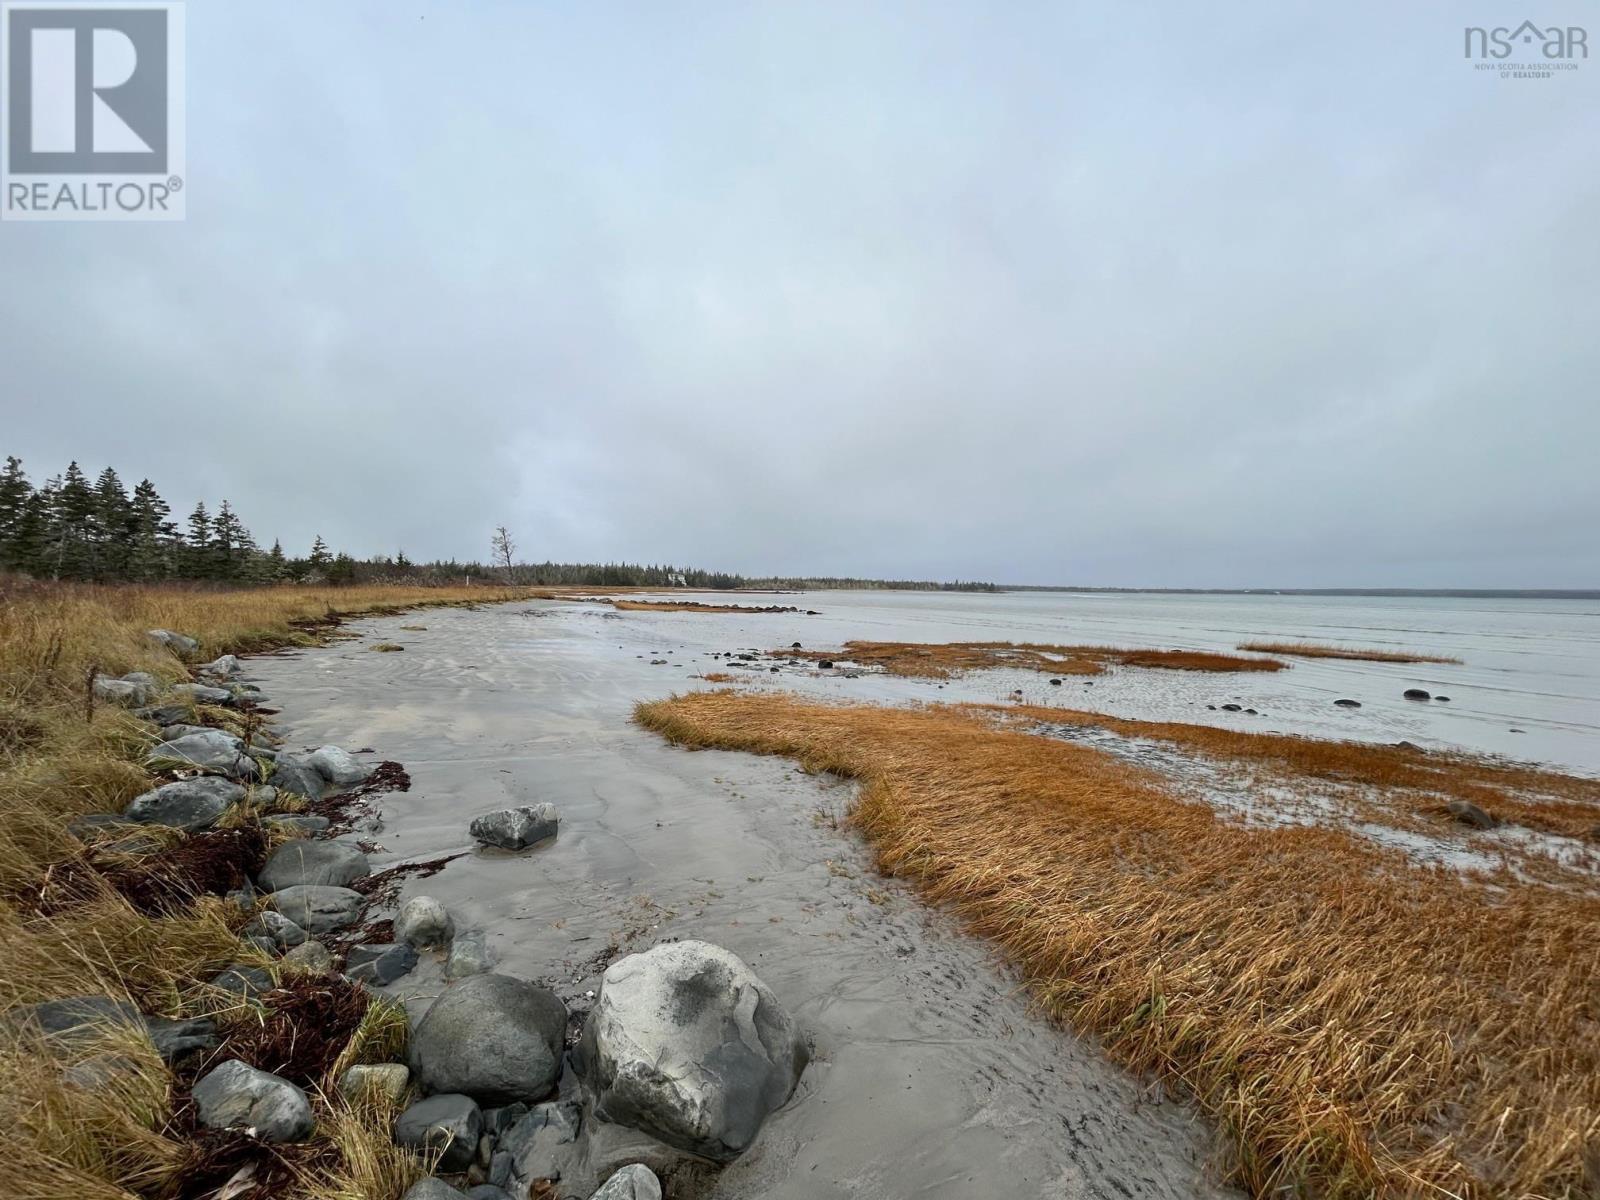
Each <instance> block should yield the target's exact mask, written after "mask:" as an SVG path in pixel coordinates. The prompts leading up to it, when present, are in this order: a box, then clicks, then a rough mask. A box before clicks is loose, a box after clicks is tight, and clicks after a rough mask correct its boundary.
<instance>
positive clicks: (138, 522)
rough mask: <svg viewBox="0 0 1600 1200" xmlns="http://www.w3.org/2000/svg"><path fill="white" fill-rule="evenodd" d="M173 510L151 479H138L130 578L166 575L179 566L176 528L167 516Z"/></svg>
mask: <svg viewBox="0 0 1600 1200" xmlns="http://www.w3.org/2000/svg"><path fill="white" fill-rule="evenodd" d="M171 511H172V510H171V509H169V508H168V507H167V502H166V501H165V500H163V499H162V498H161V496H160V494H159V493H158V492H157V491H156V485H155V484H153V483H151V482H150V481H149V480H148V479H142V480H140V481H139V485H138V486H137V487H136V488H134V489H133V499H132V501H131V502H130V503H129V519H128V527H129V549H128V564H127V574H128V577H129V578H130V579H140V580H152V579H165V578H167V577H168V576H169V575H171V574H172V573H173V571H174V569H175V567H176V565H177V564H176V563H175V562H174V554H173V550H174V547H175V544H176V542H177V541H178V531H177V528H176V527H175V526H174V525H173V524H172V522H170V521H169V520H167V516H168V514H169V513H170V512H171Z"/></svg>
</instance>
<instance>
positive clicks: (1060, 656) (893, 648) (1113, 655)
mask: <svg viewBox="0 0 1600 1200" xmlns="http://www.w3.org/2000/svg"><path fill="white" fill-rule="evenodd" d="M773 653H774V654H784V655H790V656H792V657H796V658H806V659H810V660H811V661H812V662H824V661H828V660H844V661H848V662H853V663H857V664H859V665H861V666H864V667H881V668H882V669H883V670H885V671H887V672H888V673H889V674H891V675H908V676H915V677H918V678H923V679H949V678H950V677H951V676H952V675H957V674H960V673H961V672H963V671H983V670H988V669H991V668H994V667H1016V668H1019V669H1022V670H1028V671H1040V672H1043V673H1044V674H1046V675H1098V674H1100V673H1101V672H1102V671H1104V670H1105V669H1106V667H1107V666H1109V665H1117V666H1124V667H1156V668H1159V669H1162V670H1168V671H1281V670H1282V669H1283V666H1284V664H1283V663H1281V662H1275V661H1273V660H1272V659H1270V658H1241V657H1240V656H1238V655H1236V654H1217V653H1213V652H1210V651H1205V650H1140V649H1125V648H1119V647H1116V646H1051V645H1043V644H1039V643H1033V642H1023V643H1017V642H932V643H928V642H846V643H845V644H844V647H843V649H841V650H838V651H822V650H775V651H773Z"/></svg>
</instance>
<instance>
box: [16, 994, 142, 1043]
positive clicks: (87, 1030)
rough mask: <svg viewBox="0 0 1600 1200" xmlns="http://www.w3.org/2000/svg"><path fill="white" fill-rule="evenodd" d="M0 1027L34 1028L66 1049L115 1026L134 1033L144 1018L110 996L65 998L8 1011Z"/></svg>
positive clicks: (130, 1005)
mask: <svg viewBox="0 0 1600 1200" xmlns="http://www.w3.org/2000/svg"><path fill="white" fill-rule="evenodd" d="M3 1024H4V1025H5V1026H6V1027H7V1028H9V1029H21V1028H23V1027H26V1026H35V1027H37V1028H38V1030H39V1031H40V1032H41V1033H43V1034H44V1035H45V1037H46V1038H47V1039H48V1040H49V1041H50V1042H51V1043H52V1044H53V1045H56V1046H60V1047H63V1048H70V1047H72V1046H78V1045H83V1044H84V1043H86V1042H89V1041H92V1040H93V1039H94V1038H95V1037H97V1036H98V1035H99V1034H101V1033H102V1032H106V1031H109V1030H112V1029H115V1028H117V1027H119V1026H120V1027H123V1028H134V1029H137V1028H138V1027H139V1026H141V1025H143V1024H144V1014H143V1013H141V1012H140V1011H139V1010H138V1009H137V1008H136V1007H135V1006H134V1005H132V1004H130V1003H129V1002H128V1001H126V1000H118V999H116V998H114V997H112V996H67V997H64V998H62V999H60V1000H46V1001H44V1002H43V1003H41V1004H25V1005H22V1006H21V1007H19V1008H13V1009H9V1010H7V1011H6V1013H5V1015H4V1020H3Z"/></svg>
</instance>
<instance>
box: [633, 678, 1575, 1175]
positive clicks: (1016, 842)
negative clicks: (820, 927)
mask: <svg viewBox="0 0 1600 1200" xmlns="http://www.w3.org/2000/svg"><path fill="white" fill-rule="evenodd" d="M1046 711H1049V710H1046ZM635 717H636V720H637V721H638V722H639V723H640V724H641V725H643V726H644V727H646V728H648V729H652V730H654V731H656V732H657V733H659V734H662V735H663V736H665V737H667V738H668V739H670V740H671V741H673V742H675V743H677V744H679V745H683V746H687V747H691V748H709V747H715V748H720V749H730V750H746V751H753V752H756V753H762V754H777V755H783V756H785V757H789V758H792V759H795V760H797V761H798V762H799V763H801V764H802V765H803V766H805V767H806V768H807V769H809V770H814V771H820V770H826V771H832V772H836V773H838V774H840V775H842V776H845V777H848V778H852V779H855V780H858V781H859V783H860V793H859V798H858V801H857V804H856V807H855V809H854V812H853V820H854V822H855V823H856V824H857V825H858V826H859V828H860V829H861V830H862V831H863V832H864V833H865V834H866V836H867V837H868V838H869V840H870V841H871V842H872V844H873V845H874V847H875V849H876V853H877V857H878V862H879V864H880V866H881V867H882V868H883V869H884V870H885V871H887V872H890V873H893V874H896V875H900V876H903V877H905V878H907V879H909V880H911V881H913V882H914V883H915V884H916V885H917V886H918V887H919V888H920V889H921V890H922V891H923V893H924V894H925V895H926V896H927V897H928V898H929V899H930V900H932V901H934V902H937V903H941V904H944V905H947V906H949V907H950V908H951V909H953V910H954V911H955V912H957V913H958V914H960V916H961V917H962V918H963V919H964V920H965V921H966V922H967V924H968V925H969V926H970V927H971V929H972V930H973V931H974V932H976V933H978V934H981V935H984V936H987V937H989V938H992V939H993V940H994V941H996V942H997V943H998V944H1000V945H1001V946H1003V947H1004V948H1005V949H1006V950H1007V951H1008V952H1009V953H1010V955H1011V956H1012V957H1013V958H1014V959H1015V961H1016V962H1017V963H1018V964H1019V965H1020V967H1021V969H1022V970H1023V971H1024V973H1025V975H1026V977H1027V979H1028V981H1029V984H1030V987H1031V990H1032V993H1033V995H1034V996H1035V997H1036V999H1037V1002H1038V1003H1039V1005H1040V1006H1041V1007H1042V1008H1043V1009H1044V1010H1045V1011H1047V1012H1048V1013H1050V1014H1052V1015H1054V1016H1057V1017H1059V1018H1062V1019H1064V1020H1066V1021H1068V1022H1070V1023H1071V1024H1073V1025H1074V1026H1076V1027H1077V1028H1079V1029H1080V1030H1083V1031H1086V1032H1092V1033H1094V1034H1097V1035H1098V1036H1099V1037H1100V1038H1101V1039H1103V1042H1104V1044H1105V1046H1106V1048H1107V1049H1108V1050H1109V1052H1110V1053H1111V1054H1112V1055H1113V1056H1114V1057H1116V1058H1117V1059H1119V1060H1121V1061H1122V1062H1124V1063H1126V1064H1128V1065H1129V1066H1131V1067H1133V1068H1134V1069H1136V1070H1139V1071H1142V1072H1148V1073H1151V1074H1155V1075H1159V1076H1160V1077H1162V1078H1164V1079H1166V1080H1168V1081H1170V1082H1173V1083H1175V1084H1177V1085H1179V1086H1180V1087H1181V1088H1183V1089H1185V1090H1187V1091H1188V1092H1189V1093H1190V1094H1192V1095H1193V1096H1194V1097H1195V1099H1196V1100H1197V1101H1198V1103H1199V1104H1200V1105H1201V1107H1202V1108H1203V1109H1204V1110H1205V1111H1206V1112H1207V1113H1208V1114H1209V1115H1210V1116H1211V1117H1212V1118H1213V1119H1214V1120H1215V1121H1216V1122H1217V1123H1218V1124H1219V1126H1220V1127H1221V1128H1222V1130H1224V1131H1225V1133H1226V1136H1227V1140H1228V1142H1229V1143H1230V1144H1231V1147H1232V1151H1233V1161H1232V1167H1233V1172H1234V1174H1235V1175H1236V1177H1237V1178H1238V1180H1239V1181H1240V1182H1241V1183H1243V1184H1244V1185H1245V1186H1246V1187H1248V1188H1249V1189H1250V1190H1251V1191H1252V1192H1253V1193H1254V1194H1256V1195H1258V1196H1267V1195H1278V1194H1285V1193H1288V1194H1309V1195H1319V1196H1333V1197H1367V1196H1372V1195H1394V1196H1423V1195H1427V1196H1458V1197H1491V1196H1507V1197H1510V1196H1587V1195H1593V1194H1594V1193H1595V1190H1596V1189H1597V1188H1600V898H1596V897H1595V896H1593V895H1583V894H1575V893H1574V892H1572V891H1562V890H1557V889H1552V888H1546V887H1543V886H1539V885H1537V884H1532V883H1528V882H1525V881H1523V880H1520V879H1518V878H1517V877H1515V876H1513V875H1511V874H1510V873H1503V874H1502V875H1500V876H1498V877H1496V878H1494V879H1493V880H1492V886H1486V885H1485V883H1484V882H1483V881H1481V880H1469V879H1466V878H1463V877H1461V876H1459V875H1456V874H1453V873H1450V872H1448V871H1442V870H1434V869H1425V868H1419V867H1416V866H1413V865H1411V864H1409V863H1408V862H1407V860H1406V859H1405V857H1404V856H1403V855H1402V854H1400V853H1398V852H1395V851H1391V850H1387V849H1384V848H1382V847H1379V846H1376V845H1374V844H1372V843H1370V842H1367V841H1364V840H1362V839H1361V838H1359V837H1356V836H1352V835H1350V834H1347V833H1345V832H1343V831H1340V830H1337V829H1330V828H1316V827H1282V828H1245V827H1243V826H1241V825H1238V824H1234V823H1232V822H1230V821H1228V820H1226V819H1224V818H1222V817H1220V816H1218V815H1217V814H1216V813H1214V812H1213V811H1212V810H1211V809H1209V808H1208V807H1206V806H1204V805H1202V804H1198V803H1189V802H1185V801H1182V800H1180V799H1177V798H1174V797H1173V796H1172V795H1170V794H1168V793H1167V792H1165V791H1163V790H1162V788H1161V786H1160V784H1159V783H1158V781H1156V780H1155V779H1154V778H1153V777H1151V776H1149V775H1147V774H1145V773H1143V772H1142V771H1140V770H1139V769H1138V768H1136V767H1132V766H1130V765H1128V764H1126V763H1124V762H1121V761H1119V760H1117V759H1115V758H1113V757H1111V756H1110V755H1108V754H1105V753H1103V752H1100V751H1097V750H1094V749H1091V748H1088V747H1084V746H1079V745H1074V744H1070V743H1065V742H1061V741H1057V740H1052V739H1049V738H1046V737H1042V736H1037V735H1033V734H1029V733H1024V732H1017V731H1011V730H1004V729H997V728H995V726H994V724H993V721H992V719H990V718H989V716H987V715H986V714H982V713H978V712H974V711H971V710H967V711H957V710H951V709H920V710H906V709H890V708H873V707H842V706H839V707H836V706H830V705H824V704H816V703H808V702H804V701H801V700H797V699H794V698H790V697H786V696H781V695H771V694H745V693H735V692H728V691H722V692H701V693H694V694H690V695H685V696H678V697H673V698H672V699H669V700H662V701H656V702H653V703H646V704H641V705H639V706H638V708H637V709H636V712H635Z"/></svg>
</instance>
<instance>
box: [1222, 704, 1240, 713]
mask: <svg viewBox="0 0 1600 1200" xmlns="http://www.w3.org/2000/svg"><path fill="white" fill-rule="evenodd" d="M1222 711H1223V712H1242V711H1244V706H1243V705H1242V704H1224V705H1223V706H1222Z"/></svg>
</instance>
